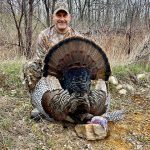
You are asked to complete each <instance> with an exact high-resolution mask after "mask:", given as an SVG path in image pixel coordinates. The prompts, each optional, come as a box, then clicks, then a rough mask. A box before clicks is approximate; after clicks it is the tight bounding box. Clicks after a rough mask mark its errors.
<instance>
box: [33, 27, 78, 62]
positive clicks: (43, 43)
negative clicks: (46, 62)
mask: <svg viewBox="0 0 150 150" xmlns="http://www.w3.org/2000/svg"><path fill="white" fill-rule="evenodd" d="M72 36H81V35H80V34H79V33H78V32H76V31H75V30H73V29H72V28H71V27H69V30H67V32H66V33H64V34H62V33H59V32H58V31H57V30H56V29H55V26H52V27H49V28H47V29H45V30H43V31H42V32H41V33H40V34H39V37H38V40H37V48H36V58H39V59H42V60H43V59H44V58H45V55H46V54H47V52H48V51H49V50H50V48H51V47H52V46H54V45H55V44H57V43H58V42H60V41H62V40H64V39H66V38H69V37H72Z"/></svg>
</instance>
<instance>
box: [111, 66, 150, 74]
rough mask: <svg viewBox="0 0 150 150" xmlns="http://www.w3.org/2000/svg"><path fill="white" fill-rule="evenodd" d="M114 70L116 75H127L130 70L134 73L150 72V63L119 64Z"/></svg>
mask: <svg viewBox="0 0 150 150" xmlns="http://www.w3.org/2000/svg"><path fill="white" fill-rule="evenodd" d="M112 72H113V74H114V75H116V76H126V75H127V74H128V72H131V73H133V74H140V73H146V72H150V65H149V64H145V65H144V64H130V65H119V66H116V67H113V69H112Z"/></svg>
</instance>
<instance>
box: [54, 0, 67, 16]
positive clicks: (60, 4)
mask: <svg viewBox="0 0 150 150" xmlns="http://www.w3.org/2000/svg"><path fill="white" fill-rule="evenodd" d="M60 10H64V11H65V12H67V13H68V14H69V10H68V4H67V2H66V1H64V0H58V1H57V2H56V4H55V10H54V14H56V13H57V12H58V11H60Z"/></svg>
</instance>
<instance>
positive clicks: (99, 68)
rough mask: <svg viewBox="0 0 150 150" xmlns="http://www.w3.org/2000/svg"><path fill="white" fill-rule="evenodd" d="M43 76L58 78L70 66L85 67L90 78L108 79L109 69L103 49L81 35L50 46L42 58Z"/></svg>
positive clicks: (61, 76)
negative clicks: (43, 58)
mask: <svg viewBox="0 0 150 150" xmlns="http://www.w3.org/2000/svg"><path fill="white" fill-rule="evenodd" d="M44 63H45V65H44V74H43V75H44V76H45V77H46V76H48V75H54V76H56V77H57V78H58V79H61V78H63V76H64V74H65V73H66V72H67V71H68V70H69V69H71V68H76V67H77V68H82V67H84V68H87V69H88V70H89V71H90V78H91V79H92V80H95V79H103V80H105V81H107V80H108V78H109V76H110V74H111V69H110V64H109V61H108V58H107V56H106V54H105V53H104V51H103V50H102V49H101V48H100V47H99V46H98V45H96V44H95V43H94V42H93V41H91V40H88V39H85V38H82V37H71V38H68V39H65V40H63V41H61V42H59V43H58V44H56V45H55V46H54V47H52V48H51V49H50V50H49V52H48V54H47V55H46V57H45V60H44Z"/></svg>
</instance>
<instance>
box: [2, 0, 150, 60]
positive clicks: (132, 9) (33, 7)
mask: <svg viewBox="0 0 150 150" xmlns="http://www.w3.org/2000/svg"><path fill="white" fill-rule="evenodd" d="M56 1H57V0H26V1H24V0H1V4H0V18H1V20H0V28H1V32H0V46H1V51H2V52H3V53H1V55H2V56H1V58H4V59H6V58H8V59H9V58H14V57H16V56H19V57H20V56H25V57H26V58H27V59H30V58H32V57H33V54H34V50H35V48H36V39H37V36H38V34H39V33H40V31H41V30H43V29H45V28H47V27H49V26H51V25H52V24H53V23H52V13H53V11H54V7H55V3H56ZM67 3H68V5H69V11H70V13H71V15H72V22H71V26H72V27H73V28H75V29H76V30H77V31H78V32H80V33H81V34H83V35H84V36H86V37H88V38H92V39H93V40H95V41H96V42H97V43H98V44H99V45H100V46H101V47H102V48H103V49H104V50H105V51H106V52H107V53H108V57H110V56H111V57H112V56H113V58H112V59H113V60H114V61H117V60H118V61H120V59H121V60H122V61H126V59H127V58H128V60H129V61H131V60H135V59H139V57H141V55H142V57H143V55H144V60H145V56H146V55H147V49H146V48H147V47H146V46H147V45H148V44H149V41H150V35H149V33H150V1H149V0H113V1H111V0H67ZM145 49H146V50H145ZM143 51H144V52H143ZM109 52H111V53H110V54H109ZM145 52H146V53H145ZM141 53H142V54H141ZM125 56H126V57H125ZM129 56H130V57H129ZM118 57H119V58H118ZM133 57H134V59H133ZM129 58H130V59H129ZM110 59H111V58H110Z"/></svg>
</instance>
